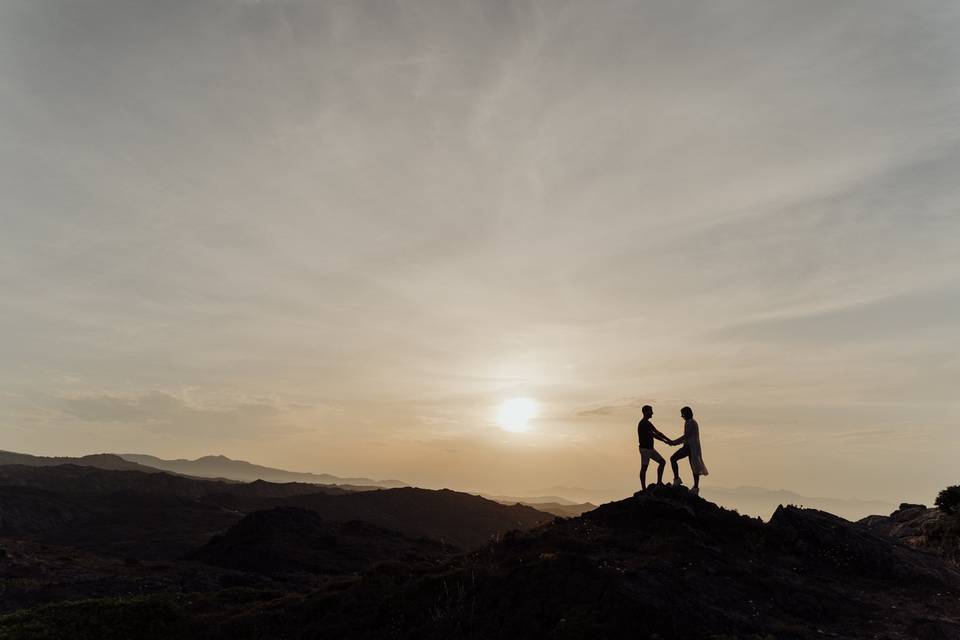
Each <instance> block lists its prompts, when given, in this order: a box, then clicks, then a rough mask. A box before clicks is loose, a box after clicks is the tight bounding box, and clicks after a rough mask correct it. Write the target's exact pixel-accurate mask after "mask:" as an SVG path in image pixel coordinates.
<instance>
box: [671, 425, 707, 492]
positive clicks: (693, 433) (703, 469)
mask: <svg viewBox="0 0 960 640" xmlns="http://www.w3.org/2000/svg"><path fill="white" fill-rule="evenodd" d="M680 416H681V417H682V418H683V435H682V436H680V437H679V438H677V439H676V440H670V441H668V442H670V444H681V443H683V446H682V447H680V448H679V449H678V450H677V451H676V452H675V453H674V454H673V455H672V456H670V466H671V467H672V468H673V485H674V486H675V487H676V486H679V485H681V484H683V483H682V482H681V481H680V468H679V467H678V466H677V461H679V460H682V459H684V458H687V457H689V458H690V470H691V471H692V472H693V492H694V493H695V494H696V493H700V476H705V475H709V474H708V472H707V465H705V464H703V451H702V450H701V449H700V425H698V424H697V421H696V420H694V419H693V409H691V408H690V407H684V408H683V409H680Z"/></svg>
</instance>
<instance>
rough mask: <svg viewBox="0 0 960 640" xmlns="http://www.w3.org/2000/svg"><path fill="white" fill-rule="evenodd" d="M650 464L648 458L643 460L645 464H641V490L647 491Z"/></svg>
mask: <svg viewBox="0 0 960 640" xmlns="http://www.w3.org/2000/svg"><path fill="white" fill-rule="evenodd" d="M649 464H650V461H649V460H648V459H647V458H644V459H643V462H641V463H640V489H641V490H644V491H645V490H646V488H647V466H648V465H649Z"/></svg>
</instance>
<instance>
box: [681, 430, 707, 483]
mask: <svg viewBox="0 0 960 640" xmlns="http://www.w3.org/2000/svg"><path fill="white" fill-rule="evenodd" d="M683 435H685V436H686V437H687V439H686V444H687V447H689V448H690V469H691V470H692V471H693V472H694V473H695V474H697V475H698V476H706V475H710V473H709V472H708V471H707V465H705V464H704V463H703V450H702V449H701V448H700V425H698V424H697V421H696V420H694V419H693V418H690V419H689V420H687V421H686V422H684V424H683Z"/></svg>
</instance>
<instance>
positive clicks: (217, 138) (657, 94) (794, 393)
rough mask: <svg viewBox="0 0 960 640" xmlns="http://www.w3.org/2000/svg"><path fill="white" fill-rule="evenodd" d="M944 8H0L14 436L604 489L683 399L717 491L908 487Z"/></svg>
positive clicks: (5, 411) (8, 380) (940, 480)
mask: <svg viewBox="0 0 960 640" xmlns="http://www.w3.org/2000/svg"><path fill="white" fill-rule="evenodd" d="M958 33H960V8H958V7H957V5H956V3H954V2H950V1H947V0H945V1H942V2H940V1H938V2H931V1H925V0H916V1H913V2H909V3H906V2H900V1H899V0H897V1H884V0H870V1H866V2H850V1H836V0H829V1H827V0H814V1H808V0H795V1H790V2H785V1H776V0H775V1H769V0H757V1H739V0H729V1H725V2H695V1H693V0H686V1H683V2H644V1H640V0H635V1H629V2H628V1H621V0H617V1H614V0H591V1H590V2H579V1H562V0H555V1H554V0H543V1H540V0H536V1H526V2H525V1H521V0H517V1H512V2H489V1H487V0H462V1H458V2H454V1H450V0H436V1H433V2H427V1H414V0H394V1H388V0H383V1H377V2H369V1H363V0H329V1H321V0H314V1H308V0H299V1H294V0H289V1H286V0H165V1H164V2H158V1H156V0H0V224H2V233H0V449H8V450H14V451H23V452H30V453H35V454H44V455H79V454H85V453H93V452H101V451H113V452H144V453H151V454H154V455H158V456H161V457H190V458H192V457H197V456H201V455H205V454H225V455H228V456H230V457H236V458H242V459H247V460H252V461H255V462H258V463H261V464H268V465H272V466H278V467H284V468H288V469H294V470H301V471H314V472H327V473H333V474H338V475H366V476H369V477H374V478H398V479H401V480H404V481H407V482H411V483H414V484H418V485H421V486H427V487H450V488H455V489H470V490H476V491H489V492H498V493H509V494H511V495H517V494H519V493H522V492H537V491H539V490H541V489H545V488H556V487H563V486H576V487H586V488H599V489H610V490H611V491H614V492H626V491H632V490H633V489H635V488H636V485H637V470H638V465H639V456H638V454H637V448H636V421H637V419H638V417H639V407H640V406H641V405H643V404H647V403H649V404H652V405H654V407H655V416H654V422H655V424H657V425H658V427H659V428H660V429H661V430H662V431H664V432H665V433H667V435H670V436H676V435H679V433H680V432H681V429H682V421H681V419H680V417H679V408H680V407H681V406H683V405H690V406H692V407H693V409H694V411H695V413H696V416H697V418H698V421H699V423H700V428H701V435H702V439H703V449H704V458H705V460H706V463H707V466H708V467H709V469H710V472H711V473H710V476H709V477H708V478H706V479H705V480H704V483H707V482H709V483H711V484H714V485H717V486H728V487H735V486H739V485H750V486H760V487H768V488H771V489H779V488H786V489H790V490H793V491H797V492H801V493H805V494H807V495H823V496H830V497H839V498H847V497H859V498H864V499H882V500H888V501H891V502H898V501H901V500H923V501H927V502H931V501H932V499H933V496H934V495H935V493H936V491H937V490H939V489H940V488H942V487H944V486H946V485H948V484H956V483H957V482H958V481H960V478H957V477H956V468H957V463H956V452H957V451H958V450H960V433H958V429H957V427H958V424H960V398H958V388H957V383H958V381H960V322H958V321H960V180H958V179H957V176H958V175H960V38H958V37H957V34H958ZM511 398H529V399H531V400H533V401H534V402H536V404H537V406H538V407H539V412H538V415H537V416H536V417H535V418H534V419H533V420H531V421H530V423H529V425H528V427H529V428H528V429H527V430H526V431H525V432H521V433H514V432H511V431H508V430H505V429H503V428H502V426H501V425H500V424H498V421H497V414H498V408H499V407H501V405H502V403H504V402H505V401H508V400H509V399H511ZM660 449H661V450H664V449H667V447H665V446H664V445H661V446H660ZM683 472H684V473H685V474H686V476H687V481H689V471H688V470H687V469H686V468H685V467H684V468H683Z"/></svg>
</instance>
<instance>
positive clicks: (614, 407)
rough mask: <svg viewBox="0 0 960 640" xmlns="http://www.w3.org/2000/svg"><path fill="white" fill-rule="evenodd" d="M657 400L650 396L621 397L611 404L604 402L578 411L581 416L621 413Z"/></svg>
mask: <svg viewBox="0 0 960 640" xmlns="http://www.w3.org/2000/svg"><path fill="white" fill-rule="evenodd" d="M655 402H656V400H652V399H649V398H620V399H618V400H615V401H613V402H611V403H609V404H603V405H600V406H598V407H592V408H590V409H584V410H583V411H579V412H578V413H577V415H578V416H581V417H589V416H612V415H617V414H621V413H625V412H626V411H627V410H628V409H629V410H631V411H635V410H637V409H640V408H641V407H643V405H645V404H653V403H655Z"/></svg>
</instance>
